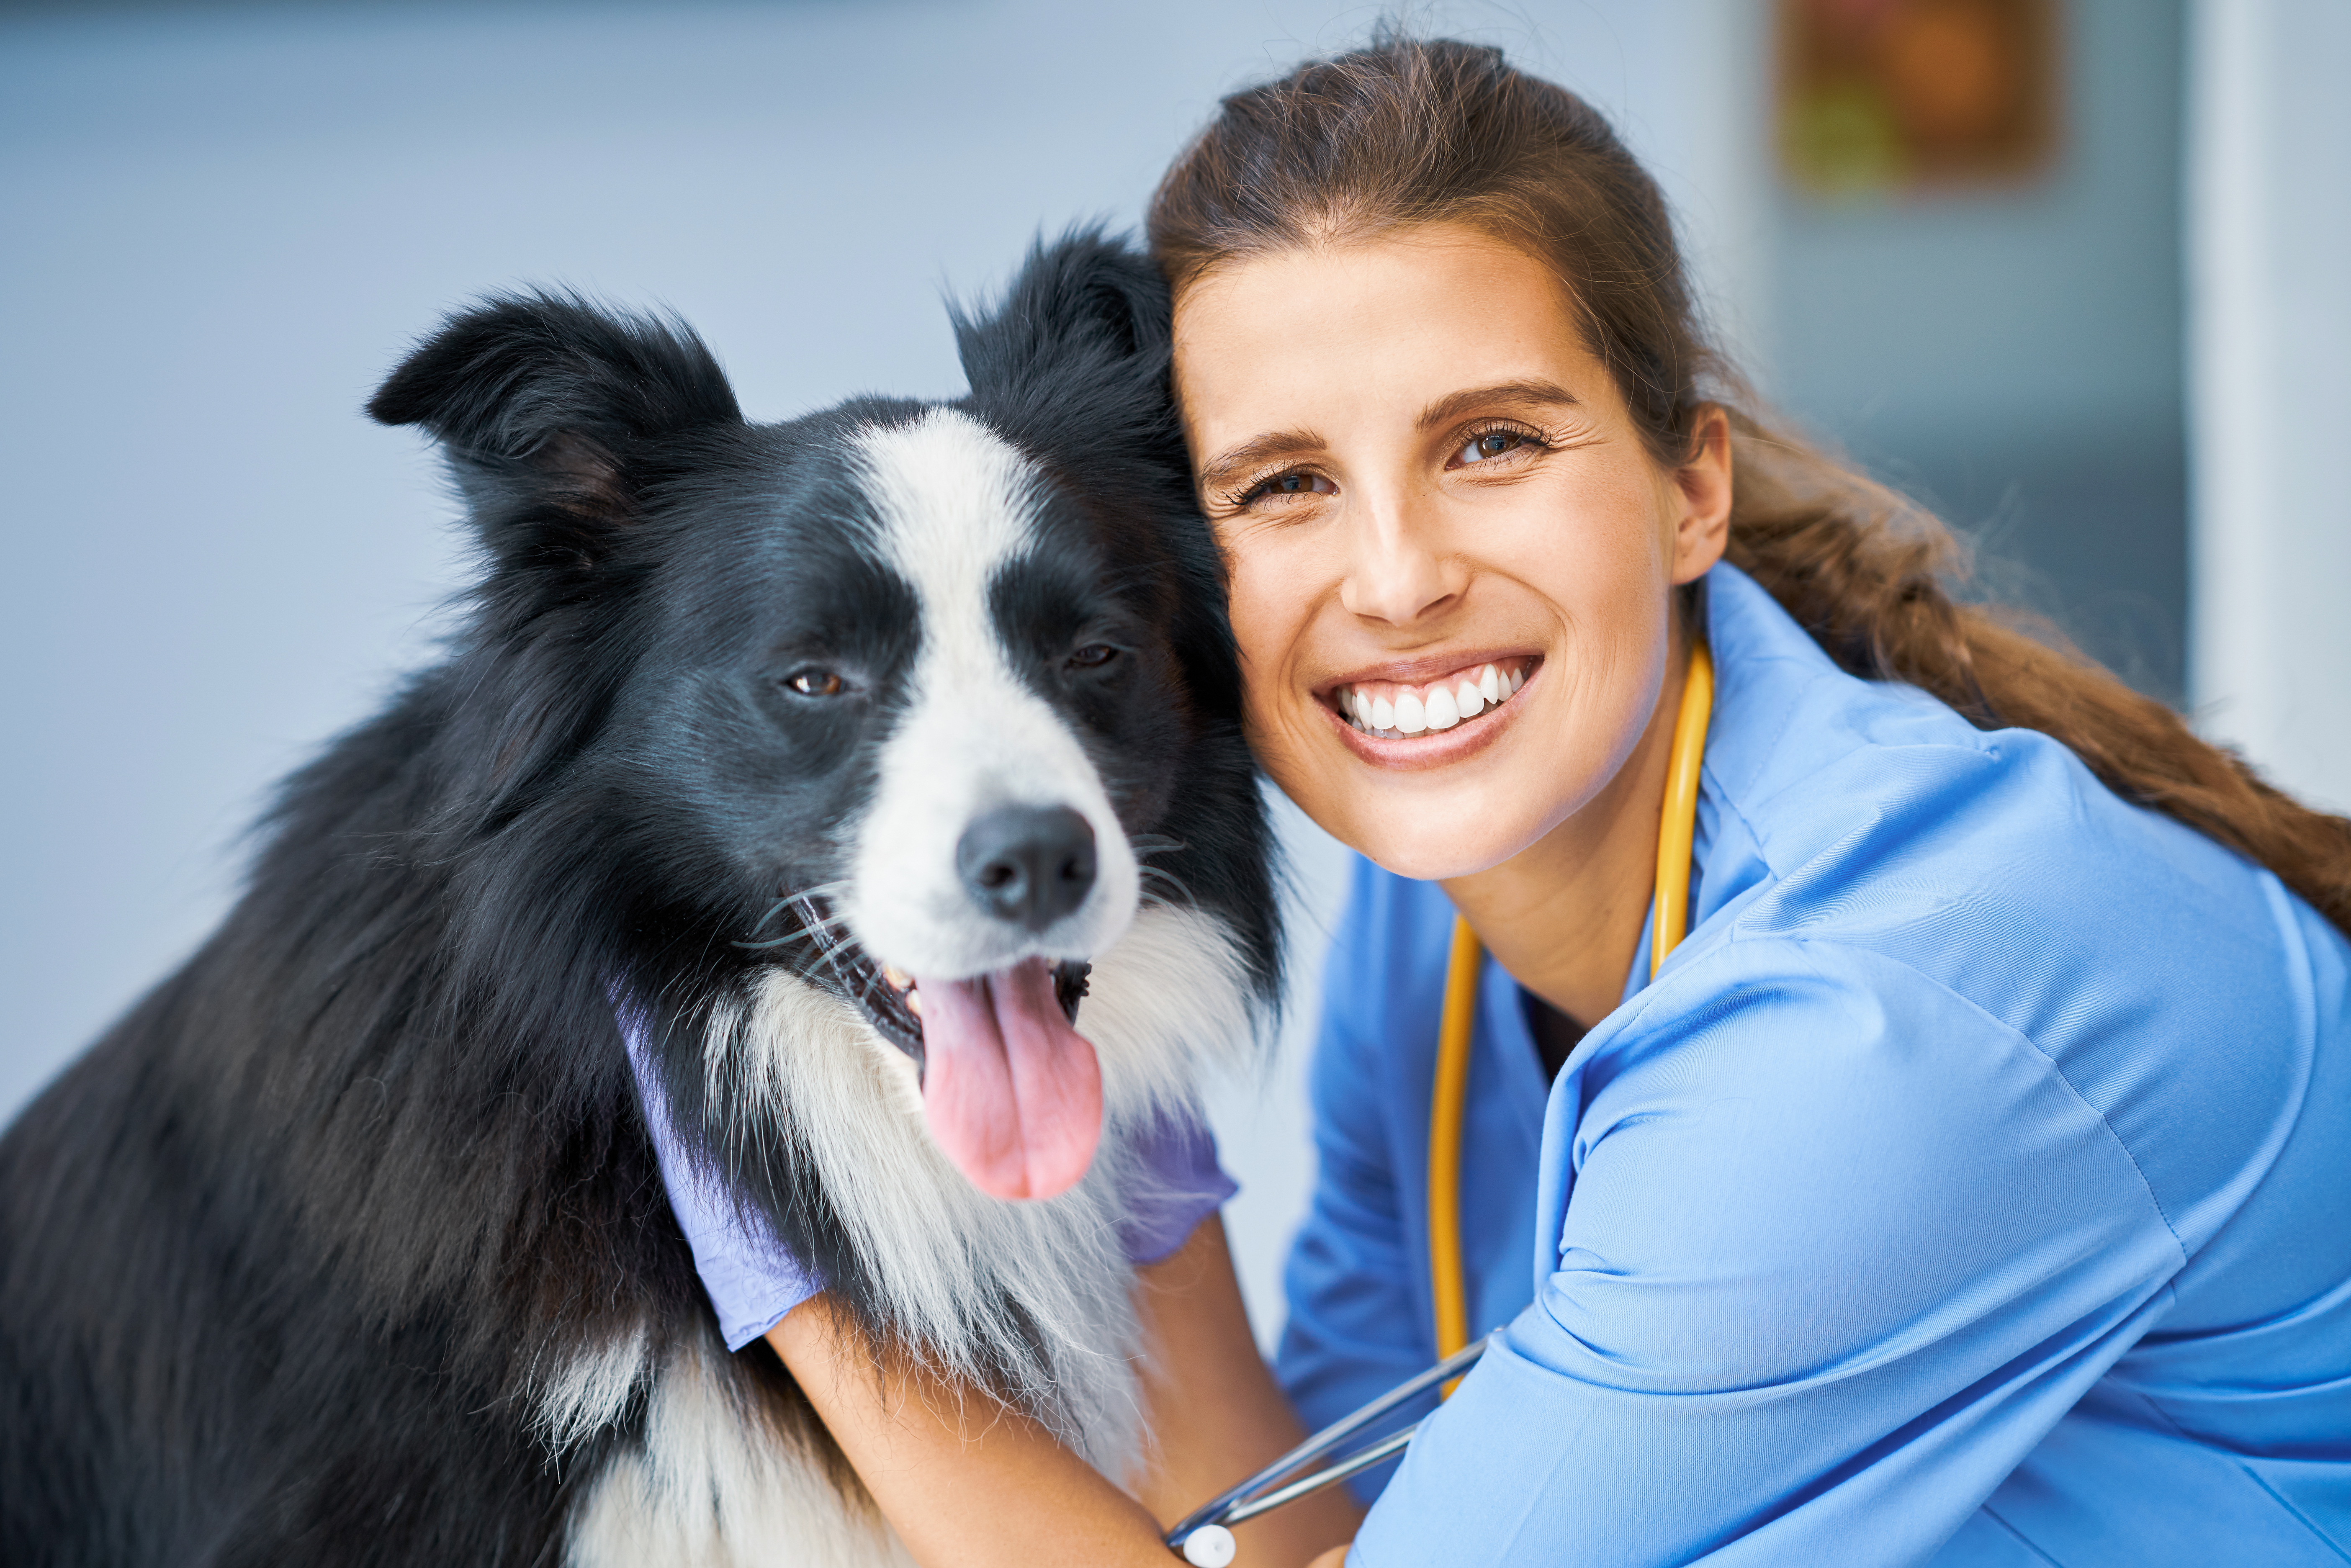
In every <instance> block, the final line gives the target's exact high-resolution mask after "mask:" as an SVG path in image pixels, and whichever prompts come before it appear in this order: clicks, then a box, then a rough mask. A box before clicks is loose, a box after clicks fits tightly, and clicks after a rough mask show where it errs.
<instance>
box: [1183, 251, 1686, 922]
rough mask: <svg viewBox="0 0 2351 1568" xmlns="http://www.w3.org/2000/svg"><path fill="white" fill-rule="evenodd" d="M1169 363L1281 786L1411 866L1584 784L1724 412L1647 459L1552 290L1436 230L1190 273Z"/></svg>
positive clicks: (1561, 296) (1600, 775) (1463, 860)
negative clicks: (1675, 457) (1673, 460)
mask: <svg viewBox="0 0 2351 1568" xmlns="http://www.w3.org/2000/svg"><path fill="white" fill-rule="evenodd" d="M1175 368H1176V380H1177V387H1178V391H1179V393H1180V396H1181V398H1182V402H1183V407H1184V416H1185V423H1186V431H1187V434H1188V435H1189V438H1190V441H1191V445H1192V452H1193V455H1194V461H1195V463H1196V465H1197V471H1196V477H1197V479H1198V483H1199V488H1200V496H1201V499H1202V502H1203V504H1204V505H1205V507H1206V508H1207V513H1208V516H1209V517H1210V518H1211V519H1212V521H1213V522H1214V523H1215V525H1216V528H1217V536H1218V538H1219V539H1220V540H1221V542H1222V544H1223V546H1224V549H1225V551H1226V554H1227V557H1228V565H1229V570H1230V573H1231V580H1232V614H1233V626H1234V631H1235V633H1236V635H1237V636H1238V640H1239V644H1240V652H1241V657H1242V661H1243V666H1244V672H1245V676H1246V681H1247V686H1248V695H1247V703H1248V722H1249V739H1250V742H1251V744H1252V745H1253V746H1254V747H1255V748H1256V751H1257V755H1258V757H1259V759H1260V760H1261V761H1262V762H1263V764H1264V766H1265V768H1266V770H1267V771H1268V772H1269V773H1270V774H1271V775H1272V777H1273V779H1274V780H1275V782H1277V783H1279V784H1280V786H1281V788H1282V789H1284V790H1286V791H1287V792H1288V793H1289V794H1290V798H1291V799H1292V800H1296V801H1297V802H1298V803H1299V804H1300V805H1301V807H1303V808H1304V809H1305V810H1306V811H1307V813H1308V814H1309V815H1310V816H1311V817H1313V818H1314V820H1315V821H1318V822H1320V823H1321V824H1322V826H1323V827H1324V828H1326V829H1327V830H1329V831H1331V832H1332V833H1333V834H1334V835H1336V836H1337V837H1338V838H1340V839H1341V840H1343V841H1345V842H1347V843H1348V844H1351V845H1353V847H1354V848H1356V849H1358V850H1360V851H1362V852H1364V854H1366V855H1368V856H1370V857H1371V858H1372V859H1373V860H1374V861H1375V862H1378V863H1379V864H1381V865H1383V866H1385V867H1387V868H1388V869H1389V870H1391V871H1395V872H1398V873H1402V874H1404V875H1406V876H1411V877H1419V878H1426V879H1447V878H1453V877H1460V876H1467V875H1469V874H1472V873H1477V872H1480V871H1483V870H1486V869H1488V868H1489V867H1491V866H1495V865H1498V864H1500V863H1501V862H1504V861H1506V860H1509V859H1510V857H1512V856H1513V855H1515V854H1517V853H1518V852H1520V851H1521V850H1523V849H1525V848H1526V847H1528V846H1529V845H1531V844H1532V843H1534V842H1535V841H1537V840H1539V839H1541V838H1542V837H1543V836H1544V835H1545V834H1547V833H1549V832H1550V831H1552V829H1553V828H1554V827H1556V826H1558V825H1559V824H1560V823H1561V822H1562V821H1565V820H1566V819H1567V818H1568V817H1570V816H1571V815H1573V813H1574V812H1575V811H1576V810H1578V809H1579V808H1581V807H1582V806H1583V804H1584V803H1585V802H1587V801H1589V800H1592V799H1593V796H1594V795H1595V794H1597V793H1598V792H1599V791H1600V790H1601V789H1603V788H1604V786H1605V785H1606V784H1607V783H1608V781H1609V780H1610V779H1612V778H1613V777H1614V775H1615V773H1616V771H1617V769H1618V768H1620V767H1621V766H1622V765H1623V763H1624V762H1625V758H1626V757H1627V756H1628V755H1630V754H1631V752H1632V750H1633V748H1634V746H1635V743H1636V742H1637V741H1638V740H1639V739H1640V737H1641V736H1642V733H1643V731H1644V728H1645V727H1646V726H1647V724H1648V723H1649V721H1650V718H1651V716H1652V714H1653V713H1654V712H1655V711H1656V707H1657V702H1658V695H1659V692H1660V689H1661V687H1662V684H1663V681H1664V676H1665V672H1666V668H1667V661H1668V656H1669V653H1670V650H1671V643H1670V635H1671V632H1670V628H1671V625H1672V615H1671V604H1672V593H1671V590H1672V589H1673V587H1674V585H1676V584H1677V583H1682V582H1687V581H1689V580H1692V579H1694V578H1696V577H1698V575H1699V574H1701V573H1703V572H1704V571H1705V570H1706V569H1707V568H1708V567H1709V566H1711V565H1713V564H1714V561H1715V560H1716V559H1718V558H1719V556H1720V555H1721V552H1722V543H1723V537H1724V526H1723V525H1724V521H1725V519H1726V518H1727V517H1728V514H1729V449H1728V443H1727V440H1726V439H1725V438H1724V436H1723V432H1722V428H1721V424H1720V420H1719V415H1718V416H1713V417H1712V418H1710V419H1709V421H1708V423H1706V424H1705V426H1703V427H1702V428H1703V430H1704V433H1705V434H1706V435H1707V439H1706V440H1705V441H1704V443H1703V444H1702V449H1701V453H1700V455H1699V457H1698V460H1697V461H1696V462H1694V463H1693V464H1692V465H1690V466H1689V467H1687V468H1684V469H1680V470H1672V469H1667V468H1663V467H1660V466H1659V465H1657V464H1656V462H1655V461H1654V460H1653V459H1652V458H1651V457H1650V455H1648V452H1647V450H1646V448H1645V447H1644V446H1643V444H1642V442H1641V439H1640V436H1639V434H1638V433H1637V432H1636V430H1635V426H1634V423H1633V421H1632V417H1631V414H1630V412H1629V411H1628V410H1627V408H1626V407H1625V401H1624V399H1623V397H1622V396H1621V395H1620V394H1619V393H1618V392H1617V389H1616V385H1615V382H1614V380H1613V379H1612V378H1611V377H1610V376H1609V374H1608V372H1607V371H1606V370H1605V368H1604V366H1603V365H1602V364H1601V362H1600V361H1599V360H1598V359H1596V358H1595V357H1594V356H1593V354H1592V353H1591V352H1590V351H1589V350H1587V349H1586V348H1585V347H1584V345H1583V340H1582V338H1581V335H1580V334H1579V332H1578V331H1577V329H1576V325H1575V321H1574V318H1573V314H1572V305H1571V300H1570V298H1569V296H1568V293H1567V290H1566V288H1565V287H1564V286H1563V285H1562V283H1561V282H1560V281H1559V280H1558V279H1557V278H1556V277H1554V276H1553V275H1552V273H1551V272H1550V271H1549V270H1548V269H1546V268H1545V267H1543V266H1542V265H1541V264H1540V263H1539V262H1537V261H1535V260H1534V259H1533V258H1531V257H1530V256H1527V255H1526V254H1524V253H1523V252H1521V251H1520V250H1518V249H1517V248H1515V247H1513V246H1509V245H1506V244H1503V243H1501V242H1500V241H1498V240H1494V239H1490V238H1488V237H1487V236H1485V235H1481V234H1479V233H1477V232H1475V231H1473V230H1468V229H1465V228H1459V227H1455V226H1451V225H1433V226H1430V227H1427V228H1423V229H1419V230H1415V231H1411V232H1409V233H1406V234H1405V235H1399V236H1392V237H1385V238H1381V239H1378V240H1374V241H1370V242H1366V243H1363V244H1359V245H1353V246H1343V247H1338V248H1325V249H1311V250H1309V249H1300V250H1292V251H1284V252H1279V253H1275V254H1271V255H1268V256H1260V257H1257V258H1254V259H1250V260H1248V261H1244V262H1241V263H1238V264H1236V265H1233V266H1230V267H1227V268H1225V269H1223V270H1219V271H1216V272H1212V273H1210V274H1209V275H1208V276H1207V277H1204V278H1202V279H1201V280H1199V281H1198V282H1196V283H1195V284H1194V285H1193V286H1192V287H1189V288H1188V289H1186V291H1185V293H1184V295H1183V296H1182V298H1180V300H1179V301H1178V302H1177V307H1176V311H1175Z"/></svg>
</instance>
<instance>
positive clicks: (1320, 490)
mask: <svg viewBox="0 0 2351 1568" xmlns="http://www.w3.org/2000/svg"><path fill="white" fill-rule="evenodd" d="M1338 493H1339V486H1336V485H1333V484H1332V483H1331V481H1330V480H1328V479H1325V478H1324V477H1322V475H1320V474H1276V475H1275V476H1273V477H1272V478H1270V479H1265V480H1260V481H1259V483H1258V484H1257V485H1256V486H1252V487H1251V489H1250V490H1249V494H1248V495H1246V496H1244V497H1241V504H1242V505H1243V506H1247V505H1248V504H1249V502H1251V501H1254V500H1257V499H1258V498H1259V497H1263V496H1335V495H1337V494H1338Z"/></svg>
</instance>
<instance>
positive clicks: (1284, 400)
mask: <svg viewBox="0 0 2351 1568" xmlns="http://www.w3.org/2000/svg"><path fill="white" fill-rule="evenodd" d="M1600 371H1601V366H1600V364H1599V361H1597V359H1596V358H1594V357H1593V355H1592V354H1591V353H1590V351H1589V350H1586V349H1585V348H1584V346H1583V341H1582V339H1581V335H1580V334H1579V333H1578V331H1577V329H1576V321H1575V316H1574V313H1573V304H1572V301H1571V300H1570V298H1569V296H1568V293H1567V289H1566V287H1565V286H1564V284H1563V283H1562V281H1561V280H1560V278H1559V277H1558V275H1557V274H1556V272H1555V271H1553V270H1552V268H1550V267H1546V266H1544V265H1543V264H1542V263H1541V262H1539V261H1537V260H1536V259H1535V258H1533V257H1531V256H1528V255H1527V254H1526V253H1525V252H1524V251H1522V250H1520V249H1519V248H1518V247H1516V246H1511V245H1509V244H1506V243H1505V242H1503V241H1500V240H1498V239H1494V238H1491V237H1489V236H1488V235H1484V234H1482V233H1480V232H1479V231H1477V230H1474V229H1468V228H1465V227H1461V226H1459V225H1431V226H1429V227H1427V228H1422V229H1415V230H1408V231H1405V232H1403V233H1400V234H1394V235H1383V236H1380V237H1378V238H1374V239H1370V240H1364V241H1357V242H1353V243H1349V244H1345V245H1330V246H1311V247H1310V246H1299V247H1295V248H1290V249H1283V250H1277V251H1271V252H1267V253H1263V254H1261V255H1258V256H1249V257H1247V258H1245V259H1238V260H1235V261H1233V262H1230V263H1228V264H1225V265H1224V266H1221V267H1217V268H1216V269H1214V270H1212V271H1210V272H1209V273H1207V274H1206V275H1205V276H1203V277H1199V278H1198V279H1196V280H1195V281H1194V282H1193V283H1191V284H1190V285H1189V286H1187V287H1186V288H1185V290H1184V292H1183V293H1182V295H1181V296H1179V298H1178V299H1177V301H1176V306H1175V374H1176V382H1177V387H1178V390H1179V392H1180V394H1181V396H1182V398H1183V401H1184V405H1185V413H1186V421H1187V423H1190V424H1191V425H1192V426H1193V427H1194V429H1195V431H1196V434H1201V435H1205V436H1207V437H1208V438H1210V439H1215V438H1216V437H1217V436H1222V435H1230V434H1233V430H1232V428H1231V427H1233V426H1237V425H1258V424H1262V423H1264V422H1266V421H1268V420H1274V421H1276V422H1288V421H1290V420H1293V419H1295V418H1298V417H1303V416H1306V415H1309V414H1319V415H1322V416H1330V417H1338V416H1344V415H1347V414H1349V413H1360V412H1366V411H1368V410H1370V409H1374V408H1376V409H1379V410H1382V411H1384V413H1387V414H1389V415H1390V416H1392V417H1401V418H1404V419H1406V420H1410V419H1412V418H1413V417H1414V416H1415V415H1416V414H1417V413H1419V412H1420V411H1421V410H1422V409H1423V408H1425V407H1426V406H1427V405H1430V404H1432V403H1434V402H1437V401H1438V400H1440V399H1443V398H1445V397H1447V395H1449V394H1452V393H1455V392H1460V391H1463V390H1465V389H1469V388H1476V387H1482V386H1501V385H1510V384H1531V383H1541V382H1549V383H1552V384H1556V385H1560V386H1563V387H1566V388H1567V389H1569V390H1570V391H1571V392H1574V393H1575V395H1576V396H1577V397H1578V398H1579V399H1583V400H1588V399H1590V398H1591V397H1593V396H1594V395H1596V394H1598V393H1599V392H1601V390H1602V389H1601V387H1600V386H1599V385H1597V384H1594V383H1597V382H1605V379H1606V378H1605V376H1604V375H1603V374H1601V373H1599V372H1600ZM1399 400H1403V401H1402V402H1399ZM1249 434H1262V432H1259V431H1254V430H1253V431H1251V432H1250V433H1249ZM1203 455H1205V454H1203Z"/></svg>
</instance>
